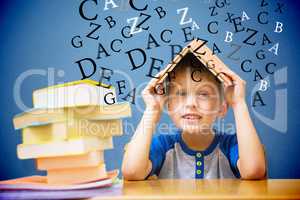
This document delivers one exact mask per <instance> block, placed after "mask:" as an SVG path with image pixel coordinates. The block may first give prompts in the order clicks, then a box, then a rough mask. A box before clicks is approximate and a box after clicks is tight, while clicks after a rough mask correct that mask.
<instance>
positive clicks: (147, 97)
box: [142, 72, 166, 113]
mask: <svg viewBox="0 0 300 200" xmlns="http://www.w3.org/2000/svg"><path fill="white" fill-rule="evenodd" d="M161 74H162V73H161V72H160V73H158V74H157V75H156V77H160V75H161ZM158 80H159V78H152V79H151V80H150V82H149V83H148V85H147V86H146V87H145V89H144V90H143V92H142V97H143V100H144V102H145V104H146V109H149V110H151V111H158V113H161V111H162V110H163V106H164V104H165V101H166V95H165V94H164V88H163V85H162V84H158V83H157V82H158Z"/></svg>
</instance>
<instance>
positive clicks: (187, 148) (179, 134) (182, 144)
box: [177, 128, 219, 156]
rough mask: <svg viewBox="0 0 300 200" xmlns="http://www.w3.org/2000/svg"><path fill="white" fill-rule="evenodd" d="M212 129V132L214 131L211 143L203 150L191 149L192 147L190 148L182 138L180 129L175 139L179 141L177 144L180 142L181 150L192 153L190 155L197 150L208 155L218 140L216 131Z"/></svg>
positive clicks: (194, 153)
mask: <svg viewBox="0 0 300 200" xmlns="http://www.w3.org/2000/svg"><path fill="white" fill-rule="evenodd" d="M213 130H214V133H215V134H214V139H213V140H212V142H211V144H210V145H209V146H208V147H207V148H206V149H205V150H202V151H195V150H193V149H191V148H189V147H188V146H187V144H186V143H185V142H184V141H183V139H182V130H181V131H179V133H178V134H177V137H178V138H177V139H178V141H179V144H180V146H181V148H182V150H183V151H184V152H185V153H187V154H189V155H192V156H194V155H196V154H197V153H199V152H200V153H202V154H204V155H208V154H210V153H211V152H212V151H213V150H214V149H215V147H216V146H217V144H218V142H219V135H218V134H217V131H216V130H215V129H214V128H213Z"/></svg>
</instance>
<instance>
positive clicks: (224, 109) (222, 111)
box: [219, 101, 228, 117]
mask: <svg viewBox="0 0 300 200" xmlns="http://www.w3.org/2000/svg"><path fill="white" fill-rule="evenodd" d="M227 110H228V104H227V102H226V101H223V102H222V105H221V107H220V110H219V117H225V115H226V113H227Z"/></svg>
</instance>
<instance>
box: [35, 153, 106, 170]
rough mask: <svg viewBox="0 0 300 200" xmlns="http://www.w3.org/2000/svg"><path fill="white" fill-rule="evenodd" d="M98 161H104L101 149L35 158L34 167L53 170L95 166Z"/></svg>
mask: <svg viewBox="0 0 300 200" xmlns="http://www.w3.org/2000/svg"><path fill="white" fill-rule="evenodd" d="M99 163H104V152H103V151H91V152H89V153H86V154H82V155H72V156H57V157H47V158H37V159H36V168H37V169H38V170H53V169H68V168H79V167H95V166H97V165H99Z"/></svg>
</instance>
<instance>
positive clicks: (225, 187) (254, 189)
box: [92, 179, 300, 200]
mask: <svg viewBox="0 0 300 200" xmlns="http://www.w3.org/2000/svg"><path fill="white" fill-rule="evenodd" d="M114 190H115V192H114V193H115V194H114V195H112V196H110V195H107V196H103V197H100V196H99V197H94V198H92V199H93V200H100V199H114V200H116V199H139V200H143V199H163V200H169V199H187V200H188V199H193V200H195V199H300V179H269V180H260V181H242V180H232V179H223V180H149V181H130V182H129V181H124V183H123V187H119V188H115V189H114Z"/></svg>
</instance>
